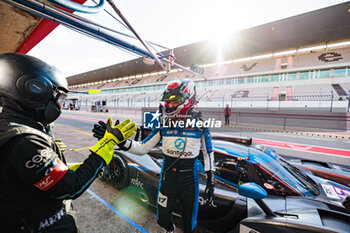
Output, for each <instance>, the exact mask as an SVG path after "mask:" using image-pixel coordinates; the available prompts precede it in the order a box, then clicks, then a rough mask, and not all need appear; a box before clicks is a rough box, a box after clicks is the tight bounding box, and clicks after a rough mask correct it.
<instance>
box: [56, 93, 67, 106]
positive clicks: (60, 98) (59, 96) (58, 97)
mask: <svg viewBox="0 0 350 233" xmlns="http://www.w3.org/2000/svg"><path fill="white" fill-rule="evenodd" d="M66 98H67V94H66V93H64V92H60V91H59V92H57V94H56V96H55V101H56V102H57V104H58V105H59V106H60V108H62V107H63V104H64V102H65V101H66Z"/></svg>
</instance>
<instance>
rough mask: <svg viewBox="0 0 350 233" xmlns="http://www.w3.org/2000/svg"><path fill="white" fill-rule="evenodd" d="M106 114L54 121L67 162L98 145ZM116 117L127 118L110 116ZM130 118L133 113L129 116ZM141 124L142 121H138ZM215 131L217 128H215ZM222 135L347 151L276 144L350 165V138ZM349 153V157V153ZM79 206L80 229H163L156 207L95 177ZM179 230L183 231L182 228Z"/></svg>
mask: <svg viewBox="0 0 350 233" xmlns="http://www.w3.org/2000/svg"><path fill="white" fill-rule="evenodd" d="M108 116H109V115H108V114H106V113H86V112H71V111H64V112H63V114H62V116H61V117H60V118H59V119H58V120H57V121H56V122H55V128H54V132H55V136H56V138H60V139H62V141H63V142H64V143H65V144H66V145H67V146H68V149H69V151H68V152H67V153H66V154H65V156H66V159H67V161H68V162H82V161H84V159H86V158H87V156H88V155H89V153H90V152H89V149H88V147H89V146H93V145H95V144H96V142H97V139H95V138H93V137H92V132H91V129H92V128H93V125H94V124H95V123H96V122H97V121H98V120H104V121H106V120H107V118H108ZM111 117H112V118H113V120H115V119H117V118H119V119H120V120H123V119H125V118H123V117H120V116H113V115H111ZM128 117H130V116H128ZM137 123H140V122H137ZM212 131H213V133H215V130H212ZM224 131H225V132H218V133H220V134H225V135H232V136H244V137H253V138H257V139H264V140H271V141H279V142H289V143H295V144H302V145H311V146H316V147H329V148H335V149H341V150H348V151H349V153H347V152H345V153H347V154H345V156H339V155H338V156H335V155H332V154H322V153H314V152H308V151H303V150H295V149H291V148H280V147H275V148H274V149H275V150H276V152H277V153H279V154H281V155H283V156H291V157H303V158H309V159H316V160H320V161H324V162H333V163H338V164H342V165H350V140H348V139H337V138H324V137H316V136H315V137H312V136H303V135H290V134H284V133H273V132H253V131H250V132H246V131H240V130H235V129H226V130H224ZM347 155H348V156H347ZM73 204H74V206H75V208H76V209H77V225H78V228H79V230H80V232H83V233H85V232H86V233H88V232H164V231H163V229H162V228H160V227H159V226H158V224H157V222H156V214H155V209H154V208H151V207H147V206H143V205H141V204H140V203H139V202H138V201H137V200H135V199H133V198H130V195H128V194H127V193H124V192H123V191H118V190H116V189H115V188H114V187H112V185H110V184H109V183H106V182H105V181H103V180H102V179H96V180H95V181H94V182H93V184H92V185H91V186H90V188H89V189H88V190H87V192H85V193H84V194H83V195H82V196H81V197H79V198H78V199H76V200H74V201H73ZM176 232H181V231H180V230H179V229H177V230H176Z"/></svg>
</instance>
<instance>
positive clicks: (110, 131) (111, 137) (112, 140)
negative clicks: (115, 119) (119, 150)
mask: <svg viewBox="0 0 350 233" xmlns="http://www.w3.org/2000/svg"><path fill="white" fill-rule="evenodd" d="M129 123H130V119H127V120H125V121H123V122H122V123H120V124H118V125H117V126H113V124H112V119H111V118H108V121H107V126H106V131H105V133H104V135H103V137H102V138H101V139H100V140H99V141H98V143H97V144H96V145H95V146H93V147H92V148H91V149H90V151H91V152H94V153H95V154H97V155H98V156H100V157H101V158H102V159H103V160H104V161H105V162H106V165H108V164H109V163H110V162H111V160H112V157H113V152H114V150H113V147H114V146H115V145H117V144H120V143H121V142H124V141H125V140H126V139H128V138H130V137H132V136H134V134H135V130H136V124H135V123H134V122H132V123H130V124H129Z"/></svg>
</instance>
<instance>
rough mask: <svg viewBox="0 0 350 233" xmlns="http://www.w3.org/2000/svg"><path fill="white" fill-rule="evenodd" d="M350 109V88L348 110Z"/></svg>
mask: <svg viewBox="0 0 350 233" xmlns="http://www.w3.org/2000/svg"><path fill="white" fill-rule="evenodd" d="M349 111H350V90H349V93H348V112H349Z"/></svg>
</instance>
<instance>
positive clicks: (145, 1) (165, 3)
mask: <svg viewBox="0 0 350 233" xmlns="http://www.w3.org/2000/svg"><path fill="white" fill-rule="evenodd" d="M91 2H92V1H91V0H88V1H87V4H88V5H91ZM114 2H115V4H116V5H117V7H118V8H119V9H120V11H121V12H122V13H123V15H124V16H125V18H126V19H127V20H128V21H129V22H130V24H131V25H132V26H133V28H134V29H135V30H136V31H137V33H138V34H139V35H140V36H141V38H142V39H144V40H148V41H152V42H155V43H158V44H160V45H163V46H165V47H168V48H176V47H179V46H183V45H186V44H190V43H194V42H198V41H203V40H208V39H212V40H216V39H219V38H222V37H224V36H225V35H229V34H231V33H233V32H236V31H239V30H242V29H245V28H250V27H253V26H257V25H261V24H265V23H268V22H273V21H276V20H279V19H284V18H288V17H291V16H294V15H298V14H302V13H305V12H309V11H313V10H316V9H320V8H324V7H327V6H331V5H336V4H340V3H343V2H346V1H344V0H288V1H286V0H264V1H263V0H243V1H242V0H215V1H213V0H119V1H114ZM105 9H106V10H108V11H109V12H111V13H112V14H113V15H114V16H116V14H115V13H114V11H113V10H112V9H111V8H110V7H109V6H108V3H107V2H106V3H105ZM79 15H80V16H82V17H84V18H87V19H90V20H92V21H94V22H96V23H99V24H101V25H103V26H106V27H109V28H113V29H116V30H118V31H121V32H124V33H125V32H127V33H129V34H131V32H129V31H127V30H126V29H125V28H124V27H123V26H122V25H121V24H119V23H118V22H117V21H116V20H115V19H113V18H112V17H111V16H109V15H108V14H107V13H105V12H103V11H102V12H99V13H97V14H82V13H79ZM118 37H120V38H121V39H123V40H127V41H129V43H131V44H135V45H137V46H140V47H141V45H140V44H139V42H137V41H135V40H130V39H126V38H125V37H121V36H118ZM28 54H29V55H32V56H35V57H38V58H40V59H42V60H44V61H46V62H48V63H49V64H52V65H54V66H56V67H57V68H58V69H60V70H61V71H62V72H63V73H64V74H65V75H66V76H67V77H68V76H72V75H76V74H80V73H84V72H88V71H91V70H95V69H99V68H102V67H106V66H110V65H113V64H117V63H121V62H124V61H128V60H131V59H135V58H137V56H135V55H133V54H130V53H127V52H125V51H123V50H121V49H120V48H118V47H116V46H113V45H110V44H108V43H106V42H101V41H98V40H96V39H93V38H90V37H87V36H85V35H82V34H80V33H78V32H75V31H72V30H71V29H68V28H66V27H64V26H61V25H60V26H58V27H57V28H56V29H55V30H54V31H53V32H51V33H50V34H49V35H48V36H47V37H46V38H45V39H44V40H42V41H41V42H40V43H39V44H38V45H37V46H35V47H34V48H33V49H32V50H31V51H30V52H29V53H28ZM175 55H176V54H175Z"/></svg>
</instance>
